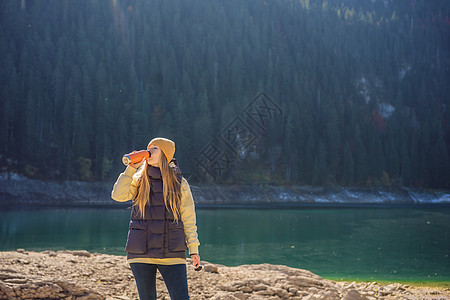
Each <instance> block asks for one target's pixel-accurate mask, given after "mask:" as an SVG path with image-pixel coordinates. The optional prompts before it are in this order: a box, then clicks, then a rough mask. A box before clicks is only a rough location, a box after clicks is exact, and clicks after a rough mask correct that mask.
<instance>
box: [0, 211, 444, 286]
mask: <svg viewBox="0 0 450 300" xmlns="http://www.w3.org/2000/svg"><path fill="white" fill-rule="evenodd" d="M449 217H450V208H448V207H440V208H432V209H431V208H430V209H423V208H416V209H413V208H408V209H406V208H389V209H373V208H360V209H292V210H263V209H262V210H258V209H253V210H245V209H242V210H232V209H216V210H202V209H199V210H197V219H198V220H197V223H198V232H199V237H200V242H201V244H202V245H201V247H200V252H201V257H202V259H203V260H206V261H210V262H214V263H219V264H223V265H227V266H236V265H242V264H260V263H271V264H283V265H287V266H291V267H296V268H302V269H307V270H310V271H312V272H314V273H316V274H319V275H321V276H323V277H325V278H330V279H344V280H390V281H450V258H449V254H450V222H449V220H450V218H449ZM128 221H129V210H124V209H51V210H12V211H0V234H1V235H0V250H14V249H17V248H25V249H27V250H36V251H39V250H47V249H53V250H61V249H86V250H88V251H97V252H103V253H110V254H119V255H124V252H123V246H124V244H125V240H126V234H127V228H128Z"/></svg>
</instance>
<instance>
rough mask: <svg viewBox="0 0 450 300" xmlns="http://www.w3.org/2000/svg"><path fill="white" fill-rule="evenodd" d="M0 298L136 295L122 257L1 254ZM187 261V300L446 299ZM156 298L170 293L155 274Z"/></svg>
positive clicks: (400, 287)
mask: <svg viewBox="0 0 450 300" xmlns="http://www.w3.org/2000/svg"><path fill="white" fill-rule="evenodd" d="M0 261H1V262H2V267H1V269H0V299H24V298H31V299H32V298H40V299H43V298H49V297H51V298H52V299H66V298H68V297H72V298H74V299H78V297H79V298H80V299H107V300H119V299H121V300H134V299H137V298H138V297H137V291H136V287H135V283H134V279H133V275H132V273H131V270H130V268H129V266H128V264H127V263H126V258H125V256H114V255H107V254H100V253H90V252H87V251H84V250H78V251H69V250H65V251H57V252H55V251H42V252H32V251H26V250H24V249H17V250H16V251H7V252H0ZM202 265H203V266H204V267H203V270H202V271H200V272H196V271H194V270H193V267H192V266H191V265H190V261H189V260H188V261H187V272H188V284H189V289H190V296H191V299H215V300H222V299H223V300H225V299H231V300H234V299H244V300H257V299H343V300H352V299H365V300H372V299H450V288H449V287H448V285H447V286H434V285H423V284H414V283H407V284H405V283H398V282H396V283H392V282H389V283H387V282H373V281H372V282H347V281H333V280H328V279H324V278H322V277H320V276H318V275H316V274H314V273H311V272H309V271H307V270H302V269H295V268H290V267H286V266H281V265H270V264H260V265H242V266H237V267H225V266H223V265H217V264H213V263H210V262H206V261H202ZM157 279H158V280H157V290H158V299H168V298H167V297H168V293H167V290H166V288H165V286H164V283H163V281H162V278H161V277H160V275H159V274H158V277H157Z"/></svg>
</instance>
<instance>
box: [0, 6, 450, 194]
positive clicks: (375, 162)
mask: <svg viewBox="0 0 450 300" xmlns="http://www.w3.org/2000/svg"><path fill="white" fill-rule="evenodd" d="M449 37H450V2H449V1H448V0H398V1H397V0H396V1H392V0H391V1H389V0H384V1H382V0H339V1H325V0H323V1H322V0H312V1H309V0H296V1H293V0H266V1H263V0H246V1H242V0H191V1H181V0H173V1H164V0H131V1H121V0H111V1H101V0H82V1H69V0H58V1H56V0H48V1H32V0H22V1H18V0H14V1H13V0H2V1H1V2H0V84H1V89H0V155H1V156H0V167H1V171H3V172H5V171H13V172H19V173H21V174H24V175H26V176H28V177H30V178H38V179H50V180H87V181H94V180H112V179H113V178H115V177H116V176H117V175H118V173H119V172H121V171H122V170H123V165H122V162H121V157H122V155H123V154H125V153H128V152H130V151H132V150H139V149H143V148H145V147H146V146H147V143H148V141H149V140H150V139H151V138H153V137H155V136H164V137H168V138H171V139H173V140H174V141H175V142H176V144H177V152H176V157H177V160H178V162H179V165H180V168H181V169H182V171H183V173H184V175H185V176H186V177H187V178H189V179H190V181H192V182H205V181H209V182H211V181H215V182H218V183H230V184H252V183H253V184H281V185H343V186H395V185H402V186H411V187H427V188H450V157H449V156H450V152H449V149H450V124H449V122H450V107H449V105H450V90H449V89H450V80H449V79H450V73H449V72H450V70H449V67H450V53H449V51H450V38H449Z"/></svg>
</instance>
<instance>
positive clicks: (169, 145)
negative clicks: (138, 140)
mask: <svg viewBox="0 0 450 300" xmlns="http://www.w3.org/2000/svg"><path fill="white" fill-rule="evenodd" d="M150 145H155V146H158V147H159V149H161V151H162V152H163V153H164V155H165V156H166V158H167V162H170V161H171V160H172V158H173V155H174V153H175V143H174V142H173V141H171V140H169V139H166V138H161V137H158V138H154V139H153V140H151V141H150V143H148V146H147V149H148V148H150Z"/></svg>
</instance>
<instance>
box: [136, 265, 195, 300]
mask: <svg viewBox="0 0 450 300" xmlns="http://www.w3.org/2000/svg"><path fill="white" fill-rule="evenodd" d="M130 267H131V271H132V272H133V275H134V279H135V281H136V286H137V289H138V293H139V299H140V300H156V270H157V269H158V270H159V272H160V273H161V275H162V277H163V279H164V282H165V283H166V287H167V290H168V291H169V295H170V299H172V300H186V299H189V293H188V285H187V275H186V265H185V264H182V265H181V264H180V265H154V264H144V263H131V264H130Z"/></svg>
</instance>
